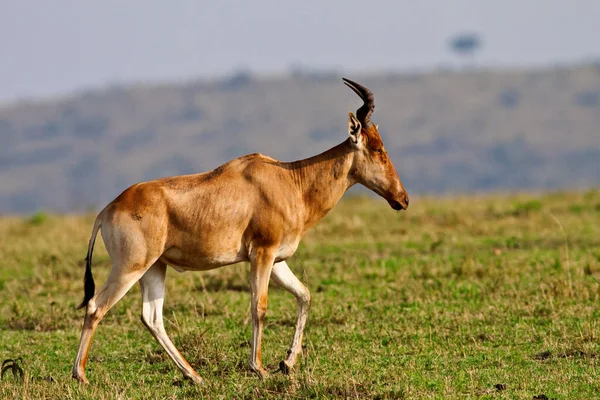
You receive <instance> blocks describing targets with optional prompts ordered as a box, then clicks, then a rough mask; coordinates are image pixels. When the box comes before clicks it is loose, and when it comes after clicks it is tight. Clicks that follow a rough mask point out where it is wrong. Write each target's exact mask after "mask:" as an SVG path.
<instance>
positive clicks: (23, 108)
mask: <svg viewBox="0 0 600 400" xmlns="http://www.w3.org/2000/svg"><path fill="white" fill-rule="evenodd" d="M340 78H341V75H340V74H338V73H327V72H303V71H301V70H297V71H295V72H293V73H292V74H290V76H287V77H280V78H269V79H267V78H257V77H254V76H253V75H252V74H250V73H246V72H239V73H236V74H234V75H232V76H229V77H227V78H226V79H222V80H220V81H211V82H205V81H190V82H185V83H177V84H162V85H154V86H150V85H131V86H120V87H111V88H108V89H103V90H90V91H86V92H81V93H77V94H74V95H72V96H70V97H67V98H62V99H56V100H45V101H26V102H20V103H17V104H13V105H8V106H6V105H5V106H3V108H0V212H29V211H33V210H36V209H40V208H42V209H49V210H56V211H70V210H81V209H84V208H88V207H101V206H103V205H105V203H106V202H108V201H110V200H111V199H113V198H114V197H116V196H117V195H118V194H119V193H120V192H121V191H122V190H123V189H125V188H126V187H128V186H129V185H131V184H133V183H135V182H138V181H140V180H148V179H153V178H157V177H161V176H168V175H174V174H187V173H193V172H201V171H205V170H210V169H213V168H215V167H216V166H218V165H220V164H222V163H224V162H226V161H228V160H229V159H232V158H234V157H237V156H240V155H243V154H246V153H250V152H260V153H263V154H267V155H269V156H272V157H275V158H277V159H281V160H286V161H290V160H296V159H300V158H304V157H308V156H311V155H314V154H317V153H319V152H321V151H324V150H326V149H327V148H329V147H331V146H333V145H335V144H337V143H339V142H341V141H343V140H345V139H346V118H347V112H348V111H354V110H356V108H357V107H358V106H359V105H360V104H361V102H360V100H359V99H358V97H357V96H356V95H355V94H354V93H352V92H351V91H350V90H349V89H348V88H347V87H345V86H344V85H343V84H342V82H341V79H340ZM349 78H351V79H355V80H357V81H358V82H361V83H363V84H365V85H366V86H368V87H369V88H371V89H372V90H373V92H374V93H375V99H376V105H377V108H376V110H375V113H374V115H373V120H374V121H375V123H377V124H379V125H380V131H381V132H382V135H383V139H384V142H385V144H386V147H387V149H388V152H389V153H390V156H391V158H392V160H393V161H394V163H395V164H396V167H397V169H398V171H399V173H400V176H401V178H402V181H403V183H404V185H405V187H406V188H407V190H408V191H409V192H410V193H415V192H417V193H425V192H427V193H441V192H444V193H448V192H451V193H457V192H463V191H488V190H505V189H506V190H511V191H512V190H543V189H557V188H579V187H588V186H598V185H599V184H600V131H599V127H600V64H588V65H580V66H574V67H560V68H550V69H544V70H512V71H480V70H471V71H462V72H454V71H437V72H432V73H427V74H379V75H369V76H355V75H350V76H349Z"/></svg>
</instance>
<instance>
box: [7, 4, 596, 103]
mask: <svg viewBox="0 0 600 400" xmlns="http://www.w3.org/2000/svg"><path fill="white" fill-rule="evenodd" d="M599 21H600V0H569V1H567V0H437V1H435V0H411V1H408V0H393V1H392V0H390V1H376V0H370V1H365V0H361V1H357V0H302V1H285V0H265V1H258V0H255V1H229V0H223V1H219V0H213V1H200V0H196V1H193V0H169V1H167V0H101V1H99V0H97V1H92V0H0V49H1V53H0V54H1V59H0V101H2V102H6V101H11V100H15V99H17V98H19V97H25V96H49V95H55V94H62V93H68V92H70V91H72V90H75V89H83V88H87V87H98V86H103V85H107V84H111V83H119V82H130V81H148V80H152V81H155V80H162V81H164V80H181V79H185V78H191V77H213V76H221V75H224V74H228V73H231V72H232V71H235V70H238V69H241V68H245V69H250V70H252V71H253V72H257V73H261V74H265V73H282V72H285V71H287V70H289V68H290V66H292V65H303V66H306V67H311V68H312V67H314V68H327V69H329V68H338V69H344V70H347V71H377V70H391V69H415V68H434V67H436V66H439V65H441V64H451V63H453V62H455V59H454V57H453V55H452V54H451V53H450V51H449V50H448V45H447V44H448V38H449V37H450V36H452V35H454V34H456V33H458V32H463V31H473V32H477V33H479V34H480V35H481V37H482V39H483V41H484V46H483V48H482V50H481V52H480V53H479V55H478V56H477V58H476V63H477V64H479V65H495V66H521V65H532V64H538V65H539V64H547V63H558V62H561V63H562V62H577V61H583V60H586V59H588V60H589V59H596V60H597V59H600V22H599Z"/></svg>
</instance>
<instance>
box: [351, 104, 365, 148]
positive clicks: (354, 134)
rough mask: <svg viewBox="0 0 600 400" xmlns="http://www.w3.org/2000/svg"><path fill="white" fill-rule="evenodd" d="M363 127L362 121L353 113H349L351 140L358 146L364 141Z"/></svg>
mask: <svg viewBox="0 0 600 400" xmlns="http://www.w3.org/2000/svg"><path fill="white" fill-rule="evenodd" d="M361 129H362V125H361V124H360V121H359V120H358V119H357V118H356V117H355V116H354V114H353V113H351V112H350V113H348V135H349V136H350V140H351V141H352V143H353V144H354V145H356V146H359V145H360V144H361V141H362V135H361V134H360V131H361Z"/></svg>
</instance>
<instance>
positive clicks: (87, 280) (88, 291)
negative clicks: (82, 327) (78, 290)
mask: <svg viewBox="0 0 600 400" xmlns="http://www.w3.org/2000/svg"><path fill="white" fill-rule="evenodd" d="M83 288H84V289H83V293H84V294H83V300H82V301H81V304H79V305H78V306H77V309H78V310H79V309H81V308H83V307H86V306H87V305H88V303H89V301H90V300H91V299H92V297H94V292H95V291H96V284H95V283H94V277H93V276H92V252H91V251H90V252H89V253H88V255H87V256H86V257H85V275H84V276H83Z"/></svg>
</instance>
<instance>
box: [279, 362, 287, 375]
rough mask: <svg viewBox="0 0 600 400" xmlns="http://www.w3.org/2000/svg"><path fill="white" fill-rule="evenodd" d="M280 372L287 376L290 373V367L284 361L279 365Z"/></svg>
mask: <svg viewBox="0 0 600 400" xmlns="http://www.w3.org/2000/svg"><path fill="white" fill-rule="evenodd" d="M279 370H280V371H281V372H282V373H283V374H285V375H289V373H290V367H289V366H288V365H287V364H286V363H285V361H283V360H282V361H281V362H280V363H279Z"/></svg>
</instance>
